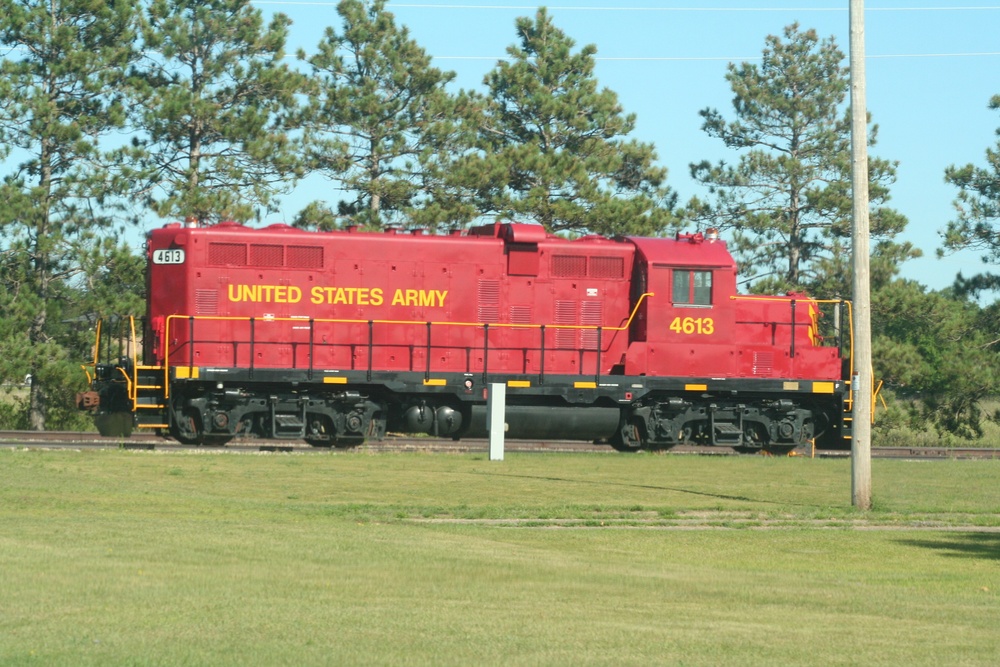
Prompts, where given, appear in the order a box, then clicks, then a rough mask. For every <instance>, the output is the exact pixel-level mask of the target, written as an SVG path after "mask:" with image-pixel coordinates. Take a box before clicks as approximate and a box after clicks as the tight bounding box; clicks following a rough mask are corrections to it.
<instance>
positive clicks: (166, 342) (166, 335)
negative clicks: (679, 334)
mask: <svg viewBox="0 0 1000 667" xmlns="http://www.w3.org/2000/svg"><path fill="white" fill-rule="evenodd" d="M654 296H656V294H655V293H654V292H643V293H642V294H640V295H639V298H638V299H637V300H636V302H635V306H634V307H633V308H632V311H631V312H630V313H629V315H628V317H627V318H626V319H625V322H624V323H623V324H621V325H620V326H617V327H609V326H604V325H592V324H531V323H524V324H518V323H510V322H449V321H433V320H432V321H429V322H428V321H427V320H359V319H353V318H347V319H341V318H310V320H309V322H310V329H311V327H312V324H313V323H315V322H320V323H326V324H366V325H368V327H369V338H370V334H371V328H372V327H373V326H374V325H375V324H390V325H392V324H395V325H412V326H416V325H421V326H426V327H428V329H429V328H430V327H431V326H453V327H475V328H482V329H483V344H484V346H485V348H486V349H487V350H488V349H489V341H488V335H489V329H490V328H491V327H500V328H507V329H540V330H541V331H542V335H543V337H544V332H545V330H546V329H569V330H593V331H596V332H597V333H598V343H597V344H598V345H600V344H601V339H602V336H601V331H602V330H607V331H627V330H628V328H629V327H631V326H632V321H633V320H634V319H635V316H636V314H637V313H638V312H639V308H640V306H641V305H642V303H643V302H644V301H645V300H646V299H647V298H651V297H654ZM172 320H186V321H188V326H189V328H190V329H191V331H190V333H189V340H188V347H189V349H188V353H189V355H190V362H191V363H190V364H189V365H190V366H192V367H193V366H194V333H193V329H194V321H195V320H211V321H221V322H225V321H231V322H250V326H251V341H250V343H251V346H252V345H253V343H254V341H253V326H254V322H255V321H256V320H264V321H265V322H302V321H303V320H302V318H300V317H263V318H261V317H254V316H245V315H168V316H167V317H166V321H165V323H164V331H163V350H162V352H163V374H164V397H167V396H169V393H170V382H169V378H170V325H171V321H172ZM134 336H135V333H134V324H133V339H134ZM311 336H312V334H311V332H310V338H311ZM311 343H312V341H310V344H311ZM370 344H371V341H370V340H369V345H370ZM543 345H544V338H543ZM596 353H597V356H598V368H597V375H598V376H599V375H600V365H599V359H600V353H601V350H599V349H598V350H596ZM371 358H372V357H371V354H369V355H368V365H369V369H368V370H369V373H370V372H371V370H372V369H371ZM485 362H486V359H485V358H484V369H483V372H484V373H485V372H486V365H485ZM250 364H251V365H250V369H251V373H252V371H253V355H252V354H251V358H250ZM133 366H135V364H134V363H133ZM311 366H312V355H310V368H311Z"/></svg>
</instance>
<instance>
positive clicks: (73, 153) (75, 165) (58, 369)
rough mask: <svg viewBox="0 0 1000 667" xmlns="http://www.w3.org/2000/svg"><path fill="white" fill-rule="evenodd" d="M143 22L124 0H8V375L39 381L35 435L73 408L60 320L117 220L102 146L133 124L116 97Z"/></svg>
mask: <svg viewBox="0 0 1000 667" xmlns="http://www.w3.org/2000/svg"><path fill="white" fill-rule="evenodd" d="M135 27H136V26H135V14H134V11H133V9H132V3H131V2H128V1H126V0H108V1H107V2H98V3H95V2H91V1H90V0H61V1H60V2H39V1H37V0H0V44H2V45H3V46H4V47H5V52H6V57H5V58H4V60H3V61H2V62H0V145H2V146H4V147H6V148H13V149H14V152H12V153H11V157H12V158H14V159H16V160H17V161H18V163H17V164H16V165H12V168H11V170H10V171H9V172H8V173H6V174H4V175H3V180H2V184H0V201H3V202H4V205H3V207H0V228H2V230H3V237H4V244H3V248H2V255H0V307H2V310H3V318H2V320H3V325H2V327H0V376H3V377H7V378H10V377H12V376H13V377H18V378H23V377H24V374H25V373H26V372H28V373H30V374H31V376H32V379H33V381H32V383H31V390H30V394H29V400H28V406H27V410H28V414H27V420H26V422H27V424H26V425H27V426H28V427H30V428H32V429H36V430H43V429H44V428H45V427H46V423H47V419H48V417H49V414H50V412H51V411H52V410H53V409H56V408H58V407H63V408H65V407H66V406H69V405H71V404H72V397H71V395H70V394H71V393H72V390H73V385H74V384H75V383H74V382H73V378H75V377H76V376H77V375H78V373H79V368H78V366H77V364H78V359H79V357H77V358H69V353H68V352H67V348H66V346H65V344H66V343H67V340H68V339H69V338H70V337H71V335H72V334H73V333H74V332H73V328H72V327H71V326H69V325H67V324H66V323H65V322H64V321H63V320H64V319H65V318H66V317H67V316H68V315H69V314H71V313H72V312H73V302H74V297H75V295H76V293H75V292H74V290H73V288H72V285H73V281H74V280H75V279H77V278H78V277H79V276H80V275H81V274H82V272H83V268H82V267H81V264H80V258H81V257H82V256H84V255H86V254H87V253H88V252H90V251H91V250H92V249H93V248H94V246H95V244H96V243H97V242H98V236H99V234H102V233H104V232H105V230H108V229H110V228H111V227H112V226H113V223H114V222H115V218H114V217H113V211H112V210H111V208H110V204H111V202H110V199H109V195H108V193H109V192H114V191H115V188H114V186H112V185H111V172H110V170H109V168H108V161H107V159H106V157H107V156H106V155H105V154H104V152H103V151H102V145H101V140H102V138H105V137H107V136H108V135H109V134H110V133H112V132H114V131H116V130H118V129H120V128H122V127H123V126H124V123H125V108H124V105H123V104H122V101H121V100H120V99H119V97H118V96H117V95H116V92H115V91H116V90H117V89H118V88H120V83H121V73H122V72H124V71H125V70H127V69H128V67H129V64H130V62H132V60H133V58H134V57H135V53H134V51H133V44H134V41H135ZM8 164H9V163H8ZM76 352H79V350H76ZM81 377H82V376H81Z"/></svg>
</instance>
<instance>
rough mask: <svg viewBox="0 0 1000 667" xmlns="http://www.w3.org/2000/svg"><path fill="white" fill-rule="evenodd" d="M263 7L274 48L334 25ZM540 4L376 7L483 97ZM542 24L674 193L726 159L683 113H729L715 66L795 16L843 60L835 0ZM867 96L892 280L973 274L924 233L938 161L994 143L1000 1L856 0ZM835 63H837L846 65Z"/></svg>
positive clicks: (596, 2) (636, 6) (310, 190)
mask: <svg viewBox="0 0 1000 667" xmlns="http://www.w3.org/2000/svg"><path fill="white" fill-rule="evenodd" d="M254 4H255V5H256V6H257V7H259V8H260V9H261V10H262V11H263V12H264V13H265V14H270V13H272V12H283V13H285V14H287V15H288V16H289V17H290V18H291V19H292V21H293V25H292V28H291V35H290V41H289V49H288V50H289V52H290V53H294V52H295V50H296V49H298V48H303V49H305V50H306V51H307V52H309V53H311V52H314V51H315V47H316V45H317V44H318V43H319V42H320V40H321V39H322V36H323V31H324V29H325V28H326V27H327V26H333V27H335V28H337V29H338V30H339V29H340V27H341V22H340V18H339V16H338V15H337V12H336V5H337V2H336V1H335V0H330V1H324V0H313V1H307V0H303V1H294V0H290V1H287V2H284V1H279V0H274V1H267V0H256V1H255V3H254ZM538 6H539V5H533V4H530V3H525V2H523V1H518V0H513V1H507V0H493V1H492V2H484V1H481V0H464V1H462V0H460V1H455V2H451V1H449V0H440V1H438V2H430V1H425V0H416V1H414V0H405V1H404V0H401V1H399V2H393V1H390V2H389V3H388V5H387V8H388V9H389V11H391V12H392V13H393V14H394V15H395V17H396V22H397V24H398V25H404V26H406V27H408V28H409V30H410V33H411V36H412V37H413V38H414V39H415V40H416V41H417V42H418V43H419V44H420V45H421V46H422V47H423V48H424V49H425V50H426V51H427V53H429V54H430V55H431V56H433V58H434V65H435V66H437V67H439V68H441V69H445V70H451V71H454V72H456V74H457V81H456V86H458V87H462V88H466V89H475V90H479V91H484V90H485V89H484V87H483V84H482V81H483V76H484V75H485V74H486V73H487V72H488V71H489V70H490V69H492V68H493V67H494V65H495V64H496V61H497V60H498V59H499V58H502V57H504V56H505V54H506V48H507V46H509V45H511V44H513V43H515V41H516V35H515V32H514V22H515V19H516V18H517V17H519V16H533V15H534V14H535V11H536V10H537V8H538ZM546 6H547V7H548V10H549V13H550V14H551V15H552V17H553V20H554V23H555V25H556V26H558V27H559V28H560V29H561V30H563V32H565V33H566V34H567V35H568V36H569V37H571V38H572V39H573V40H575V42H576V44H577V46H578V47H580V46H583V45H585V44H594V45H595V46H596V47H597V62H596V76H597V78H598V80H599V82H600V85H601V86H604V87H608V88H610V89H612V90H614V91H615V92H616V93H617V94H618V96H619V99H620V101H621V103H622V105H623V106H624V108H625V110H626V111H627V112H629V113H635V114H636V115H637V116H638V123H637V127H636V130H635V132H634V133H633V135H632V136H633V137H634V138H636V139H638V140H640V141H645V142H651V143H653V144H654V145H655V146H656V150H657V154H658V156H659V162H660V164H662V165H663V166H666V167H667V168H668V169H669V177H668V183H669V184H670V185H671V187H672V188H673V189H674V190H676V191H677V192H678V194H679V196H680V200H681V201H682V202H684V201H686V200H687V199H688V198H689V197H691V196H692V195H696V194H703V193H702V191H701V189H700V186H698V185H697V184H696V183H695V182H694V181H693V180H692V179H691V177H690V175H689V169H688V165H689V164H690V163H691V162H698V161H700V160H703V159H708V160H710V161H713V162H715V161H717V160H720V159H725V160H727V161H730V162H733V161H735V159H736V155H737V154H736V153H735V152H734V151H731V150H728V149H726V148H725V146H723V145H722V142H721V141H719V140H717V139H712V138H710V137H708V135H706V134H705V133H704V132H703V131H702V130H701V117H700V116H699V115H698V111H699V110H701V109H703V108H705V107H714V108H716V109H719V110H720V111H721V112H722V113H723V115H724V116H725V117H727V118H728V119H733V118H734V116H733V113H732V105H731V101H730V100H731V97H732V95H731V92H730V89H729V86H728V84H727V82H726V80H725V73H726V66H727V64H728V63H729V62H743V61H758V60H759V58H760V54H761V51H762V49H763V47H764V39H765V37H766V36H767V35H771V34H775V35H780V34H781V32H782V30H783V28H784V27H785V26H787V25H789V24H791V23H793V22H798V23H799V24H800V26H801V27H802V28H803V29H805V28H815V29H816V30H817V32H818V33H819V35H820V36H821V37H830V36H832V37H834V38H835V40H836V42H837V44H838V45H839V46H840V48H841V50H842V51H844V53H845V54H847V51H848V46H849V23H848V11H847V8H848V0H816V1H806V0H784V1H781V2H772V1H769V0H756V1H755V0H748V1H747V2H737V1H735V0H706V1H705V2H698V1H696V0H624V1H623V2H622V3H621V5H620V6H615V3H613V2H610V1H608V0H566V1H565V2H553V3H551V4H548V5H546ZM865 31H866V40H865V43H866V47H865V48H866V55H867V58H866V70H867V72H866V73H867V106H868V111H869V112H870V113H871V114H872V120H873V121H874V122H875V123H876V124H878V125H879V135H878V144H877V145H876V146H875V147H874V148H873V149H870V152H871V154H872V155H873V156H878V157H882V158H886V159H890V160H896V161H898V162H899V168H898V172H897V182H896V184H895V186H893V188H892V201H891V202H890V205H891V206H893V207H894V208H896V209H897V210H899V211H900V212H902V213H903V214H904V215H906V216H907V217H908V218H909V226H908V229H907V232H906V234H905V238H906V239H907V240H909V241H911V242H912V243H914V244H915V245H916V246H918V247H919V248H921V249H922V250H923V252H924V257H923V258H921V259H918V260H913V261H910V262H908V263H907V264H906V265H904V267H903V272H902V275H903V276H904V277H907V278H912V279H915V280H918V281H919V282H921V283H923V284H924V285H927V286H928V287H930V288H932V289H940V288H943V287H947V286H948V285H950V284H951V283H952V281H953V279H954V277H955V275H956V274H957V273H958V272H959V271H963V272H964V273H965V274H966V275H970V274H972V273H976V272H979V271H980V270H982V268H983V265H982V263H981V261H980V259H979V254H978V253H975V252H965V253H961V254H958V255H953V256H949V257H946V258H944V259H940V260H939V259H937V258H936V254H935V250H936V249H937V248H938V247H939V245H940V237H939V232H940V231H941V230H942V229H944V227H945V225H946V224H947V222H948V221H949V220H951V219H953V218H954V208H953V200H954V199H955V195H956V194H957V190H956V189H955V188H954V187H953V186H951V185H948V184H946V183H945V182H944V169H945V167H947V166H948V165H951V164H966V163H969V162H972V163H974V164H977V165H980V166H983V165H985V158H984V153H985V150H986V149H987V147H991V146H994V145H995V144H996V132H997V128H1000V113H998V112H996V111H990V110H989V109H988V108H987V104H988V102H989V99H990V97H991V96H992V95H995V94H1000V4H992V5H991V4H985V3H982V2H980V3H978V4H977V3H976V2H975V0H967V1H966V2H947V1H946V0H930V1H926V0H877V1H876V0H869V1H868V2H867V3H866V11H865ZM845 64H846V62H845ZM330 187H331V185H330V184H329V182H326V181H316V180H310V181H307V182H306V183H305V184H304V185H302V186H300V187H299V188H298V189H297V190H296V192H294V193H293V194H292V195H290V196H286V197H285V198H284V200H283V201H284V206H283V209H282V211H281V212H280V213H278V214H275V215H272V216H270V217H269V218H268V219H267V221H268V222H279V221H286V220H290V219H291V218H292V217H293V216H294V215H295V213H296V212H297V211H298V210H299V209H301V208H302V206H304V205H305V204H306V203H308V202H309V201H312V200H314V199H326V200H336V199H337V198H338V193H336V192H331V191H330V189H329V188H330Z"/></svg>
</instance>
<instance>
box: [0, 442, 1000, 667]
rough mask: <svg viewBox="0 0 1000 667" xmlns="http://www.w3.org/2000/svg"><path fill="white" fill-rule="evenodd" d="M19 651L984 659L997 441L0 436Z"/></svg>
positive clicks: (770, 660)
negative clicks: (904, 444) (662, 443)
mask: <svg viewBox="0 0 1000 667" xmlns="http://www.w3.org/2000/svg"><path fill="white" fill-rule="evenodd" d="M0 471H2V472H0V567H2V571H0V664H2V665H146V664H149V665H178V664H183V665H248V664H267V665H303V664H313V665H339V664H368V665H384V664H395V665H400V664H406V665H440V664H444V665H460V664H461V665H465V664H505V665H579V664H582V665H590V664H593V665H621V664H634V665H640V664H642V665H646V664H677V665H719V664H730V665H775V664H786V665H803V664H813V665H830V664H844V665H861V664H864V665H879V664H881V665H899V664H906V665H908V667H911V666H915V665H935V666H937V665H942V664H947V665H955V664H964V665H988V664H994V663H995V662H996V656H997V655H998V653H1000V634H998V632H997V627H1000V599H998V594H997V592H998V591H1000V569H998V564H1000V532H990V530H991V529H994V530H995V529H998V528H1000V484H998V483H997V482H998V479H1000V462H990V461H986V462H972V461H936V462H930V463H926V462H925V463H918V462H905V461H885V460H876V461H874V462H873V479H874V484H875V493H874V496H875V503H876V509H875V510H873V511H871V512H866V513H861V512H857V511H855V510H854V509H852V508H851V507H850V463H849V462H847V461H841V460H837V461H830V460H808V459H765V458H755V457H741V458H714V457H713V458H702V457H682V456H655V455H636V456H619V455H604V454H591V455H569V454H558V455H532V454H525V455H516V454H515V455H510V454H509V455H508V457H507V460H505V461H503V462H490V461H487V460H484V457H483V456H477V455H423V454H400V455H394V454H378V455H372V454H368V453H365V452H363V451H362V452H359V453H350V454H340V453H335V454H330V455H326V454H321V455H299V454H292V455H287V454H284V455H283V454H278V455H272V454H269V455H238V454H202V453H196V452H193V451H192V452H187V453H158V452H124V451H104V452H90V451H88V452H72V451H50V452H44V451H23V450H22V451H16V450H0Z"/></svg>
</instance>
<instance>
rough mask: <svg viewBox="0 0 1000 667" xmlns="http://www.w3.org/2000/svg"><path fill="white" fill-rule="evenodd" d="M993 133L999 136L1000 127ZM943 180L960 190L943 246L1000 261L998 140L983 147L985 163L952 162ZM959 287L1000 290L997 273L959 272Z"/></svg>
mask: <svg viewBox="0 0 1000 667" xmlns="http://www.w3.org/2000/svg"><path fill="white" fill-rule="evenodd" d="M989 107H990V109H994V110H998V109H1000V95H994V96H993V98H992V99H990V105H989ZM996 134H997V135H998V136H1000V129H997V131H996ZM945 180H946V181H947V182H949V183H951V184H952V185H954V186H956V187H957V188H958V189H959V193H958V197H957V199H956V200H955V208H956V209H958V218H957V219H955V220H953V221H951V222H949V223H948V228H947V230H946V231H945V233H944V249H943V250H942V251H940V252H939V254H943V253H944V252H946V251H947V252H952V251H956V250H962V249H965V248H971V249H975V250H981V251H983V253H984V255H983V261H984V262H985V263H988V264H1000V234H998V231H1000V139H998V140H997V143H996V146H995V147H993V148H987V149H986V166H985V167H976V166H975V165H973V164H967V165H965V166H964V167H956V166H954V165H952V166H950V167H948V168H947V169H946V170H945ZM958 284H959V287H960V289H962V290H971V291H978V290H983V289H994V290H995V289H1000V276H998V275H995V274H989V273H985V274H981V275H977V276H972V277H970V278H965V277H963V276H962V275H961V274H960V275H959V280H958Z"/></svg>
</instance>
